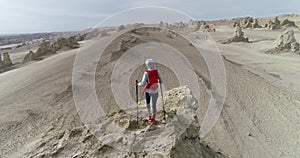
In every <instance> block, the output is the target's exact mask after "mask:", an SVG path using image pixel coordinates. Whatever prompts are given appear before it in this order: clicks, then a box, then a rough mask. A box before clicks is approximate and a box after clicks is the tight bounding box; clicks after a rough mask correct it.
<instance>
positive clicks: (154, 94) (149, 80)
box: [138, 59, 162, 124]
mask: <svg viewBox="0 0 300 158" xmlns="http://www.w3.org/2000/svg"><path fill="white" fill-rule="evenodd" d="M145 64H146V66H147V68H148V69H147V70H145V72H144V75H143V78H142V81H141V82H140V83H138V86H140V87H144V86H146V87H145V90H144V95H145V98H146V108H147V112H148V115H147V118H146V119H147V120H149V121H151V122H152V124H156V120H155V116H156V102H157V98H158V82H159V83H161V82H162V80H161V77H160V74H159V71H158V70H157V69H155V68H154V61H153V59H147V60H146V62H145ZM151 99H152V117H151V113H150V100H151Z"/></svg>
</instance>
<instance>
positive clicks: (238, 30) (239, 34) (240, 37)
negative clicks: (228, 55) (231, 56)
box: [223, 25, 249, 44]
mask: <svg viewBox="0 0 300 158" xmlns="http://www.w3.org/2000/svg"><path fill="white" fill-rule="evenodd" d="M233 42H249V39H248V38H246V37H244V32H243V30H242V27H241V26H239V25H236V27H235V30H234V34H233V37H231V38H229V39H228V40H226V41H225V42H223V44H229V43H233Z"/></svg>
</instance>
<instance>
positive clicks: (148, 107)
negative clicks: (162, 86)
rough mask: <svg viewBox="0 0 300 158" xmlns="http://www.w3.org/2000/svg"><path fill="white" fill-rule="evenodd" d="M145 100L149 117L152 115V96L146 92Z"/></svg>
mask: <svg viewBox="0 0 300 158" xmlns="http://www.w3.org/2000/svg"><path fill="white" fill-rule="evenodd" d="M145 98H146V108H147V112H148V116H149V115H151V113H150V95H149V93H147V92H145Z"/></svg>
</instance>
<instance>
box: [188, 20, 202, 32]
mask: <svg viewBox="0 0 300 158" xmlns="http://www.w3.org/2000/svg"><path fill="white" fill-rule="evenodd" d="M200 27H201V21H198V20H190V21H189V24H188V28H189V30H190V31H192V32H195V31H199V30H200Z"/></svg>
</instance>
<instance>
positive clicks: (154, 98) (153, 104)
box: [151, 93, 158, 120]
mask: <svg viewBox="0 0 300 158" xmlns="http://www.w3.org/2000/svg"><path fill="white" fill-rule="evenodd" d="M151 98H152V113H153V115H152V119H154V120H155V116H156V102H157V98H158V93H154V94H151Z"/></svg>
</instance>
